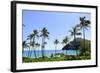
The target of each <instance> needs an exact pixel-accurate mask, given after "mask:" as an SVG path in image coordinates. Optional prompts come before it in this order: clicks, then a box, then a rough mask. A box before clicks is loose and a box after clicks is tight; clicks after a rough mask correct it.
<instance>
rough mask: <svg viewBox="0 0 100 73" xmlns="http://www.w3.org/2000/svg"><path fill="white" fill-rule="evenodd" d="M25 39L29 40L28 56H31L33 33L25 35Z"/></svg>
mask: <svg viewBox="0 0 100 73" xmlns="http://www.w3.org/2000/svg"><path fill="white" fill-rule="evenodd" d="M27 37H28V38H27V40H29V43H28V44H29V51H28V57H31V42H32V37H33V34H30V35H28V36H27Z"/></svg>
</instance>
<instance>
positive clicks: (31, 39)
mask: <svg viewBox="0 0 100 73" xmlns="http://www.w3.org/2000/svg"><path fill="white" fill-rule="evenodd" d="M48 34H49V32H48V30H47V28H45V27H44V28H43V29H42V30H41V31H40V35H39V31H38V30H33V32H32V33H31V34H30V35H28V36H27V39H26V41H23V44H22V45H23V51H24V48H28V49H29V51H28V57H31V55H32V50H33V51H34V56H35V58H37V54H36V48H39V47H40V46H41V53H42V58H44V56H45V53H44V48H45V45H46V44H47V42H46V41H45V39H46V38H48ZM39 37H41V38H42V43H41V45H40V44H39V42H37V40H36V39H38V38H39ZM38 51H39V50H38ZM38 56H39V53H38Z"/></svg>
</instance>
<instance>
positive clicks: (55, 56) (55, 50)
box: [55, 44, 57, 57]
mask: <svg viewBox="0 0 100 73" xmlns="http://www.w3.org/2000/svg"><path fill="white" fill-rule="evenodd" d="M56 49H57V44H56V46H55V57H56Z"/></svg>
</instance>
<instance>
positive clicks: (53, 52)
mask: <svg viewBox="0 0 100 73" xmlns="http://www.w3.org/2000/svg"><path fill="white" fill-rule="evenodd" d="M76 51H77V50H67V51H66V50H56V53H64V54H65V55H66V54H67V55H76ZM28 52H29V51H28V50H27V51H24V53H23V56H24V57H27V56H28ZM78 52H79V51H78ZM44 53H45V56H47V57H50V56H51V54H55V50H45V51H44ZM36 55H37V57H42V53H41V50H39V51H38V50H36ZM31 57H32V58H34V51H31Z"/></svg>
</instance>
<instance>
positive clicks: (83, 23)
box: [79, 17, 91, 54]
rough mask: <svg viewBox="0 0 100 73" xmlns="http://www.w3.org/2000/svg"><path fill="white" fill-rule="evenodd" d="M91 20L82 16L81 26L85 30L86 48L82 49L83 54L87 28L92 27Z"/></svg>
mask: <svg viewBox="0 0 100 73" xmlns="http://www.w3.org/2000/svg"><path fill="white" fill-rule="evenodd" d="M90 23H91V22H90V20H86V17H80V24H79V26H80V28H81V29H82V30H83V38H84V49H83V50H82V54H83V53H84V52H85V29H88V28H89V27H90Z"/></svg>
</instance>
